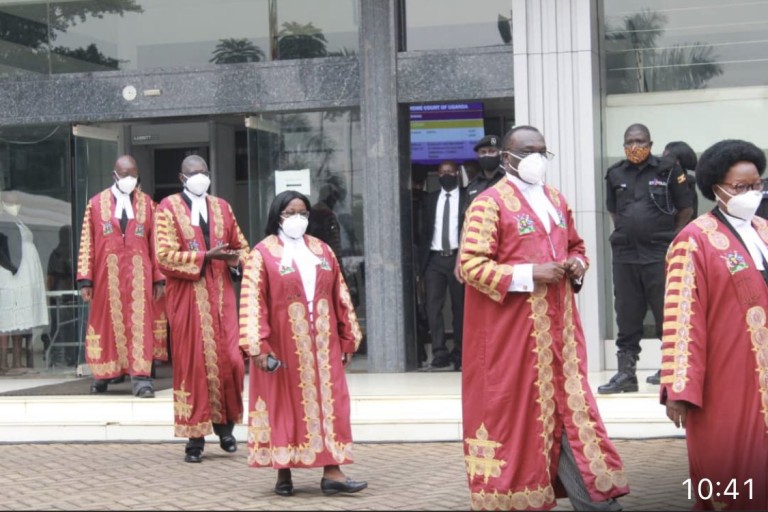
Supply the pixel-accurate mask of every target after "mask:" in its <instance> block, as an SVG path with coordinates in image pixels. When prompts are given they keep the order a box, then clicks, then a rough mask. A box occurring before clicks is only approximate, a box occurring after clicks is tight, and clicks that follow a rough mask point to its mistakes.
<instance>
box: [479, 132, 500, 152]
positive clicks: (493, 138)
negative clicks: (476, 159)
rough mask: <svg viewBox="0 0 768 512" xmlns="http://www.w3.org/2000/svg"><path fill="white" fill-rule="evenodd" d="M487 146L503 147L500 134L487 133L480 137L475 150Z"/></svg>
mask: <svg viewBox="0 0 768 512" xmlns="http://www.w3.org/2000/svg"><path fill="white" fill-rule="evenodd" d="M485 147H491V148H496V149H501V137H499V136H498V135H486V136H485V137H483V138H482V139H480V142H478V143H477V144H475V148H474V149H475V152H477V150H478V149H480V148H485Z"/></svg>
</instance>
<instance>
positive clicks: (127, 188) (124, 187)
mask: <svg viewBox="0 0 768 512" xmlns="http://www.w3.org/2000/svg"><path fill="white" fill-rule="evenodd" d="M115 178H117V179H115V183H117V189H118V190H119V191H120V192H122V193H123V194H130V193H131V192H133V191H134V190H135V189H136V185H137V184H138V182H139V180H138V179H137V178H135V177H133V176H126V177H124V178H118V177H117V174H115Z"/></svg>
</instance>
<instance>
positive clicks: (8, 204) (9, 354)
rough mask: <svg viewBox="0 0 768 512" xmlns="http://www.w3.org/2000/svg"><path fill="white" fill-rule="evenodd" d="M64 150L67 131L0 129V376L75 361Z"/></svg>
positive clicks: (74, 309)
mask: <svg viewBox="0 0 768 512" xmlns="http://www.w3.org/2000/svg"><path fill="white" fill-rule="evenodd" d="M69 148H70V137H69V126H50V125H45V126H38V127H4V128H2V129H0V374H4V375H21V374H24V373H28V372H32V371H34V372H40V371H42V370H51V369H57V370H60V371H64V370H69V371H72V373H74V371H75V367H76V365H77V364H78V363H79V362H82V359H81V355H82V354H80V352H79V351H78V347H77V341H78V337H77V319H78V318H79V317H80V316H81V313H80V310H79V309H78V305H77V298H76V292H74V272H75V270H76V268H75V267H76V264H75V260H74V258H73V255H74V250H73V246H72V241H73V236H72V225H71V219H72V202H71V201H72V197H71V189H72V186H71V174H70V168H69V161H70V152H69V151H70V150H69ZM52 341H57V342H63V341H67V342H70V343H72V344H71V345H61V344H54V345H52Z"/></svg>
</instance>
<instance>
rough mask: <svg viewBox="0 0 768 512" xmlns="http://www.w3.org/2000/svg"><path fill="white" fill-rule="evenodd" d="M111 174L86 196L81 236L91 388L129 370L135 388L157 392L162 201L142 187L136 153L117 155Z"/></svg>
mask: <svg viewBox="0 0 768 512" xmlns="http://www.w3.org/2000/svg"><path fill="white" fill-rule="evenodd" d="M112 174H113V177H114V179H115V184H114V185H112V187H110V188H108V189H106V190H104V191H102V192H100V193H98V194H96V195H95V196H93V197H92V198H91V199H90V200H89V201H88V204H87V205H86V208H85V218H84V220H83V228H82V233H81V235H80V253H79V256H78V259H77V283H78V287H79V288H80V294H81V295H82V297H83V300H84V301H85V302H90V303H91V311H90V315H89V317H88V330H87V333H86V336H85V360H86V362H87V363H88V366H89V368H90V369H91V372H92V373H93V379H94V380H93V383H92V384H91V392H92V393H103V392H105V391H107V386H108V384H109V382H110V381H114V380H115V379H117V380H118V381H119V380H121V379H122V378H123V377H124V376H125V375H130V376H131V381H132V384H133V393H134V394H135V395H136V396H138V397H141V398H152V397H154V396H155V394H154V389H153V386H152V379H151V374H152V360H153V358H154V347H155V334H154V332H153V330H154V322H153V312H154V308H155V304H154V302H155V300H157V299H160V298H161V297H162V295H163V286H164V279H165V278H164V277H163V275H162V273H161V272H160V269H159V267H158V266H157V263H156V261H155V256H154V237H153V234H154V215H155V206H156V205H155V203H154V202H153V201H152V199H151V198H150V197H149V196H148V195H147V194H145V193H143V192H141V191H140V190H138V189H136V184H137V182H138V176H139V169H138V167H137V166H136V161H135V160H134V159H133V158H132V157H130V156H128V155H124V156H121V157H120V158H118V159H117V161H116V162H115V166H114V170H113V171H112Z"/></svg>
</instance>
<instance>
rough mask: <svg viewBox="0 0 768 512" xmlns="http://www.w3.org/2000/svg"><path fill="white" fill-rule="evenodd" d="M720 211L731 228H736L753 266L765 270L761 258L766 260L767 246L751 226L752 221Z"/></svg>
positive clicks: (767, 259) (767, 258)
mask: <svg viewBox="0 0 768 512" xmlns="http://www.w3.org/2000/svg"><path fill="white" fill-rule="evenodd" d="M720 211H721V212H722V214H723V217H725V220H727V221H728V223H729V224H730V225H731V226H733V229H735V230H736V232H737V233H738V234H739V236H740V237H741V239H742V240H743V241H744V244H745V245H746V246H747V250H748V251H749V255H750V256H751V257H752V261H754V262H755V267H757V269H758V270H760V271H763V270H765V265H764V264H763V258H765V261H768V247H766V246H765V243H763V240H762V238H760V235H758V234H757V231H755V228H754V227H752V221H748V220H744V219H739V218H738V217H733V216H731V215H728V214H727V213H725V212H724V211H723V210H720Z"/></svg>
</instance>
